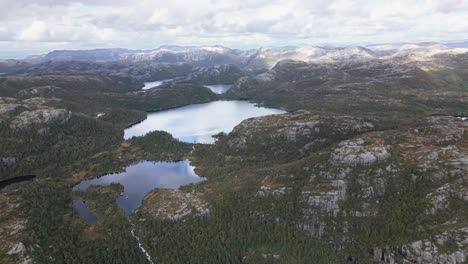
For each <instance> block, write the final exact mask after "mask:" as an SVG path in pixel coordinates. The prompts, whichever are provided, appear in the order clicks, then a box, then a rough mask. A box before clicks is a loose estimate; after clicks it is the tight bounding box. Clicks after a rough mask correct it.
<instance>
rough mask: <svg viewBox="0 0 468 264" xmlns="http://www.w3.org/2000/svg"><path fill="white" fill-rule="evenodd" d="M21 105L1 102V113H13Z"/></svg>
mask: <svg viewBox="0 0 468 264" xmlns="http://www.w3.org/2000/svg"><path fill="white" fill-rule="evenodd" d="M20 107H21V105H20V104H0V115H5V114H10V113H13V112H15V111H16V110H18V109H19V108H20Z"/></svg>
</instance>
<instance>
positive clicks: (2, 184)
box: [0, 175, 36, 189]
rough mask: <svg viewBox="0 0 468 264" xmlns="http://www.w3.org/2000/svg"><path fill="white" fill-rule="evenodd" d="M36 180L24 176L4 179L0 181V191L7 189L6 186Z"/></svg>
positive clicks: (30, 176) (32, 176)
mask: <svg viewBox="0 0 468 264" xmlns="http://www.w3.org/2000/svg"><path fill="white" fill-rule="evenodd" d="M34 178H36V176H34V175H25V176H18V177H14V178H10V179H6V180H3V181H0V189H2V188H5V187H7V186H8V185H11V184H14V183H18V182H23V181H32V180H34Z"/></svg>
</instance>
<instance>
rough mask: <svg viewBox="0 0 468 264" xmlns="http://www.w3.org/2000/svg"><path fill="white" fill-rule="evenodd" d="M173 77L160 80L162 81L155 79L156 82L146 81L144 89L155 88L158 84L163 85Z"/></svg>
mask: <svg viewBox="0 0 468 264" xmlns="http://www.w3.org/2000/svg"><path fill="white" fill-rule="evenodd" d="M172 80H173V79H166V80H160V81H154V82H145V86H144V87H143V88H142V89H143V90H148V89H151V88H155V87H158V86H161V85H162V84H164V83H165V82H169V81H172Z"/></svg>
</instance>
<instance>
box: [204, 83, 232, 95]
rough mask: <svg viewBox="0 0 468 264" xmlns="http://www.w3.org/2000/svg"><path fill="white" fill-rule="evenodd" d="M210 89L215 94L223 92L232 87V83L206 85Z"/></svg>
mask: <svg viewBox="0 0 468 264" xmlns="http://www.w3.org/2000/svg"><path fill="white" fill-rule="evenodd" d="M206 87H208V88H210V90H211V91H212V92H213V93H215V94H223V93H225V92H227V90H229V89H231V87H232V84H215V85H206Z"/></svg>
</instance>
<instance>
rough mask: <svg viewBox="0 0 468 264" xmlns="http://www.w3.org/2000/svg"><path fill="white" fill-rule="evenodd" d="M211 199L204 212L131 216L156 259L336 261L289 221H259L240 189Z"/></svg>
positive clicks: (221, 261)
mask: <svg viewBox="0 0 468 264" xmlns="http://www.w3.org/2000/svg"><path fill="white" fill-rule="evenodd" d="M210 202H211V203H210V205H211V207H212V210H211V213H210V216H209V217H197V216H193V217H189V218H187V219H184V220H183V221H170V220H157V219H154V218H152V217H151V216H149V215H145V213H142V212H141V211H139V212H138V213H136V214H135V215H134V216H132V218H133V219H134V222H136V223H137V226H138V228H139V229H138V230H139V232H138V234H139V235H140V237H141V238H142V239H143V241H144V245H145V246H146V247H147V249H148V251H149V253H150V255H151V256H152V257H153V261H155V263H316V264H319V263H340V261H339V260H338V259H337V258H336V257H335V253H334V252H333V251H331V250H330V248H329V247H328V246H326V245H325V244H324V243H322V242H320V241H318V240H315V239H313V238H311V237H310V236H308V235H306V234H304V233H303V232H300V231H298V230H297V229H296V228H295V227H294V226H290V225H287V224H285V223H280V222H274V221H268V220H262V218H261V216H260V215H257V214H256V205H255V203H252V200H251V197H250V196H249V195H246V193H245V192H244V191H240V192H234V191H226V192H225V193H223V195H221V196H217V199H213V200H211V199H210ZM139 219H145V220H144V221H140V220H139Z"/></svg>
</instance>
